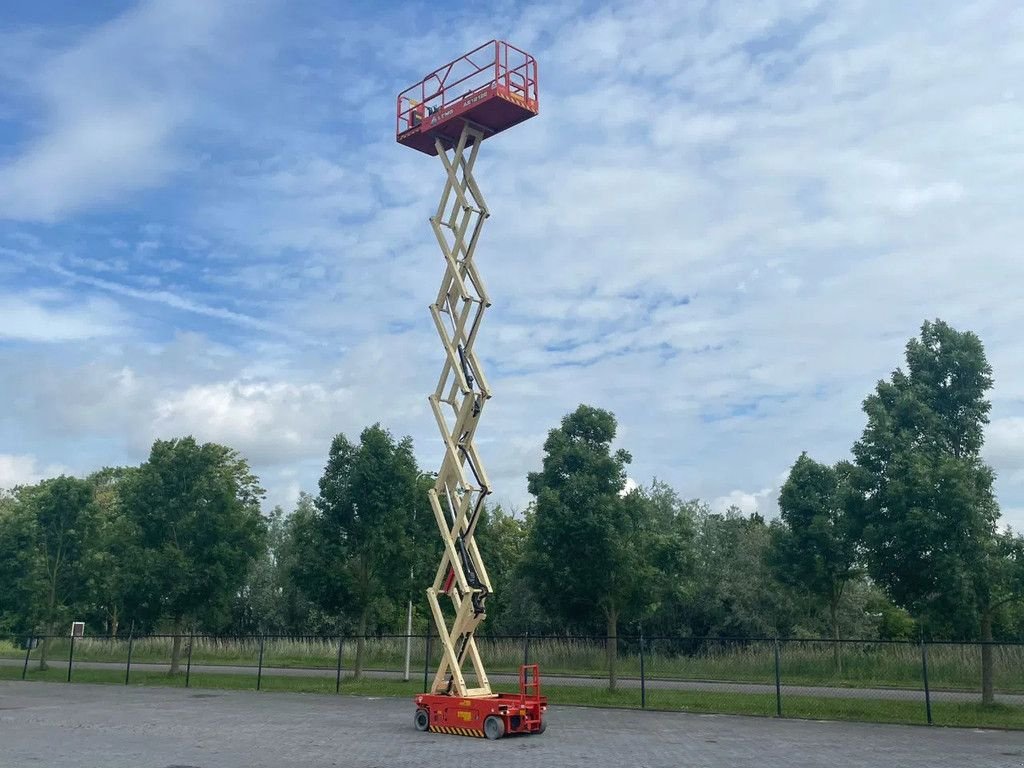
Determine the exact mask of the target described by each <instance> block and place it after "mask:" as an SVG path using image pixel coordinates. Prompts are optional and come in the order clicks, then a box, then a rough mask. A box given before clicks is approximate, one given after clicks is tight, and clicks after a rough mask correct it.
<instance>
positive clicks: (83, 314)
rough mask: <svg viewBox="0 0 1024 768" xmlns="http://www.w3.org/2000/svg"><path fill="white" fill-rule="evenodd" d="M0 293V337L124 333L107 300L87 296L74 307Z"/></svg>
mask: <svg viewBox="0 0 1024 768" xmlns="http://www.w3.org/2000/svg"><path fill="white" fill-rule="evenodd" d="M62 298H63V301H60V302H59V303H54V302H51V301H45V300H38V299H36V300H32V299H30V298H23V297H20V296H13V295H10V294H2V293H0V340H2V339H13V340H17V341H35V342H64V341H83V340H85V339H94V338H97V337H103V336H113V335H115V334H117V335H121V334H123V333H124V325H123V324H124V315H123V313H122V312H121V311H120V310H119V309H118V307H117V306H116V305H114V304H112V303H110V302H107V301H101V300H96V299H90V300H88V301H87V302H85V303H84V305H83V306H75V305H73V304H70V303H69V302H68V301H67V297H66V296H62Z"/></svg>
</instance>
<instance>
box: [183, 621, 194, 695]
mask: <svg viewBox="0 0 1024 768" xmlns="http://www.w3.org/2000/svg"><path fill="white" fill-rule="evenodd" d="M195 632H196V628H195V627H192V629H190V630H189V631H188V658H187V659H186V660H185V687H186V688H188V687H189V685H190V683H191V681H192V641H193V640H194V639H195Z"/></svg>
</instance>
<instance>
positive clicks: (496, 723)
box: [484, 715, 505, 741]
mask: <svg viewBox="0 0 1024 768" xmlns="http://www.w3.org/2000/svg"><path fill="white" fill-rule="evenodd" d="M504 735H505V721H504V720H502V719H501V718H500V717H495V716H494V715H491V716H490V717H488V718H487V719H486V720H484V736H486V737H487V738H488V739H490V740H491V741H494V740H495V739H500V738H501V737H502V736H504Z"/></svg>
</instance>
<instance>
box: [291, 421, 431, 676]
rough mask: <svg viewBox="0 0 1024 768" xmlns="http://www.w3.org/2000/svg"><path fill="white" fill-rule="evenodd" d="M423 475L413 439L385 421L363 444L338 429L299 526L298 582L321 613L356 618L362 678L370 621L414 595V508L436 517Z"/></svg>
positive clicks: (362, 437) (418, 514) (394, 610)
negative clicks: (311, 507)
mask: <svg viewBox="0 0 1024 768" xmlns="http://www.w3.org/2000/svg"><path fill="white" fill-rule="evenodd" d="M417 475H418V472H417V468H416V460H415V457H414V456H413V449H412V441H411V440H410V439H409V438H404V439H402V440H400V441H397V442H396V441H395V439H394V438H393V437H392V436H391V434H390V433H389V432H387V431H386V430H385V429H383V428H382V427H381V426H380V425H379V424H375V425H373V426H371V427H368V428H366V429H364V430H363V432H362V434H361V435H360V439H359V444H358V445H355V444H353V443H352V442H351V441H349V440H348V438H346V437H345V435H342V434H339V435H337V436H336V437H335V438H334V440H333V441H332V443H331V449H330V455H329V457H328V460H327V466H326V468H325V469H324V473H323V476H322V477H321V478H320V496H319V497H318V498H317V500H316V509H315V512H314V513H313V514H311V515H309V516H308V517H304V518H303V519H300V520H298V521H297V523H296V528H295V544H296V548H297V552H298V558H297V563H296V568H295V576H296V579H297V581H298V583H299V584H300V585H301V586H302V588H303V590H304V591H305V593H306V594H307V595H308V596H309V597H310V599H311V600H313V601H314V602H315V603H316V604H317V605H318V607H320V608H321V609H322V610H324V611H327V612H333V613H335V614H339V613H340V614H345V615H347V616H349V617H353V618H354V619H355V622H356V626H355V631H356V635H357V640H356V659H355V665H354V674H355V676H356V677H359V676H361V674H362V670H363V664H364V657H365V637H366V634H367V631H368V629H369V627H370V625H371V623H372V622H373V621H374V620H375V619H376V618H377V617H380V616H384V615H391V616H395V615H397V614H398V613H399V612H400V609H399V606H400V605H402V604H404V602H405V599H406V598H407V596H408V589H409V571H410V568H411V566H412V565H413V564H414V562H415V557H416V555H415V550H414V547H413V546H412V529H411V526H412V520H413V517H414V515H413V512H414V510H415V511H416V515H415V516H416V518H417V519H419V520H420V521H421V522H422V521H423V520H425V519H427V518H426V515H428V514H430V512H429V510H428V509H427V506H426V499H425V496H423V495H422V494H420V493H419V484H418V483H417ZM430 519H432V517H431V518H430Z"/></svg>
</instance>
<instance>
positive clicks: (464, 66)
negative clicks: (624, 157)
mask: <svg viewBox="0 0 1024 768" xmlns="http://www.w3.org/2000/svg"><path fill="white" fill-rule="evenodd" d="M537 111H538V102H537V62H536V61H535V60H534V58H533V57H532V56H530V55H529V54H528V53H526V52H524V51H521V50H519V49H518V48H515V47H513V46H511V45H509V44H508V43H505V42H502V41H498V40H492V41H491V42H489V43H486V44H484V45H482V46H480V47H479V48H476V49H474V50H472V51H470V52H469V53H467V54H465V55H463V56H460V57H459V58H458V59H455V60H454V61H452V62H450V63H448V64H446V65H445V66H443V67H441V68H439V69H437V70H435V71H434V72H432V73H430V74H429V75H427V76H426V77H425V78H423V80H421V81H420V82H419V83H417V84H416V85H414V86H412V87H410V88H408V89H407V90H405V91H403V92H402V93H401V94H399V96H398V110H397V118H396V119H397V123H396V138H397V140H398V142H399V143H401V144H404V145H405V146H407V147H412V148H413V149H416V150H419V151H420V152H424V153H426V154H428V155H437V156H439V157H440V158H441V163H442V165H443V166H444V171H445V176H446V179H445V185H444V189H443V190H442V193H441V200H440V202H439V203H438V206H437V211H436V213H435V214H434V215H433V216H432V217H431V219H430V225H431V227H432V228H433V230H434V236H435V237H436V239H437V243H438V245H439V246H440V249H441V253H442V255H443V257H444V263H445V271H444V277H443V278H442V281H441V288H440V290H439V291H438V293H437V298H436V300H435V301H434V303H433V304H431V306H430V314H431V316H432V318H433V320H434V325H435V327H436V328H437V332H438V334H439V335H440V337H441V343H442V345H443V347H444V352H445V361H444V366H443V368H442V370H441V376H440V379H439V380H438V383H437V387H436V388H435V390H434V392H433V393H432V394H431V395H430V397H429V401H430V407H431V409H432V410H433V413H434V418H435V419H436V420H437V426H438V428H439V429H440V431H441V438H442V440H443V441H444V446H445V453H444V459H443V460H442V463H441V469H440V471H439V472H438V474H437V480H436V481H435V483H434V487H433V488H431V489H430V491H429V492H428V493H429V497H430V505H431V508H432V509H433V511H434V517H435V519H436V520H437V526H438V531H439V532H440V534H441V539H442V541H443V542H444V553H443V554H442V556H441V563H440V564H439V566H438V569H437V573H436V575H435V577H434V582H433V584H432V585H431V586H430V587H429V588H428V589H427V601H428V603H429V605H430V611H431V615H432V616H433V619H434V623H435V625H436V627H437V631H438V636H439V637H440V640H441V647H442V658H441V665H440V667H439V668H438V670H437V673H436V674H435V676H434V682H433V685H432V686H431V689H430V692H429V693H425V694H423V695H421V696H417V697H416V717H415V723H416V727H417V728H418V729H419V730H421V731H426V730H430V731H435V732H438V733H454V734H458V735H464V736H486V737H487V738H491V739H497V738H500V737H502V736H504V735H507V734H514V733H541V732H543V731H544V727H545V726H544V717H543V716H544V712H545V711H546V709H547V701H546V699H545V698H544V697H543V696H541V693H540V672H539V670H538V668H537V665H536V664H533V665H528V666H524V667H522V668H521V669H520V675H519V692H518V693H495V692H493V691H492V690H491V686H490V682H489V681H488V679H487V673H486V671H485V670H484V665H483V661H482V660H481V658H480V653H479V651H478V649H477V645H476V640H475V639H474V633H475V631H476V629H477V627H478V626H479V625H480V622H482V621H483V620H484V618H485V617H486V613H485V603H486V600H487V597H488V596H489V595H490V594H491V592H492V589H491V582H490V579H489V578H488V576H487V569H486V568H485V567H484V564H483V561H482V560H481V558H480V551H479V549H478V548H477V545H476V540H475V538H474V533H475V531H476V525H477V522H479V519H480V513H481V511H482V509H483V505H484V501H485V499H486V497H487V496H488V494H490V493H491V485H490V481H489V480H488V477H487V472H486V471H485V469H484V466H483V463H482V462H481V460H480V456H479V454H478V453H477V450H476V446H475V445H474V442H473V439H474V436H475V434H476V429H477V426H478V424H479V420H480V415H481V413H482V412H483V408H484V405H485V403H486V402H487V400H489V399H490V397H491V394H492V393H491V390H490V387H489V386H488V384H487V379H486V377H485V376H484V372H483V369H482V368H481V366H480V361H479V359H478V357H477V355H476V352H475V350H474V343H475V341H476V337H477V331H478V330H479V328H480V322H481V320H482V318H483V314H484V310H486V308H487V307H489V306H490V305H491V302H490V298H489V297H488V294H487V290H486V289H485V287H484V284H483V281H482V280H481V278H480V274H479V272H478V271H477V268H476V265H475V263H474V255H475V252H476V246H477V243H478V242H479V238H480V230H481V227H482V225H483V222H484V220H485V219H486V218H487V217H488V216H489V215H490V214H489V211H488V209H487V204H486V202H485V201H484V197H483V194H482V193H481V191H480V187H479V186H478V185H477V183H476V180H475V179H474V178H473V167H474V165H475V163H476V160H477V156H478V154H479V151H480V144H481V143H482V142H483V140H484V139H487V138H490V137H491V136H494V135H495V134H497V133H501V132H502V131H504V130H507V129H508V128H511V127H512V126H513V125H516V124H517V123H521V122H522V121H524V120H527V119H529V118H531V117H533V116H534V115H536V114H537ZM445 596H447V597H448V599H449V601H450V603H451V610H452V612H454V618H453V620H452V622H451V625H450V626H449V623H448V620H447V619H446V617H445V614H444V610H443V609H442V603H441V601H442V599H443V598H444V597H445ZM467 659H468V661H469V664H470V666H471V667H472V677H473V679H474V682H475V685H473V686H470V685H469V684H468V683H467V681H466V675H465V674H464V673H463V666H464V663H465V662H466V661H467Z"/></svg>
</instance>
